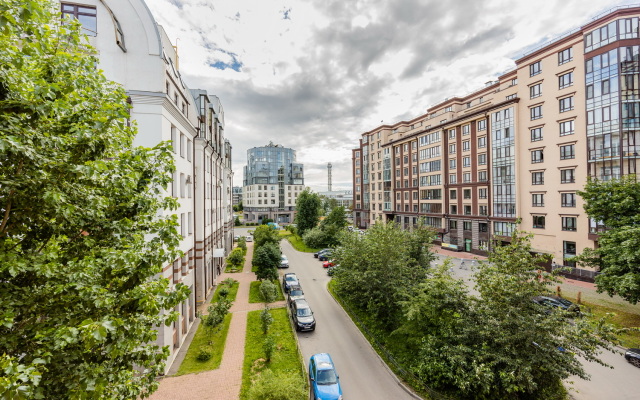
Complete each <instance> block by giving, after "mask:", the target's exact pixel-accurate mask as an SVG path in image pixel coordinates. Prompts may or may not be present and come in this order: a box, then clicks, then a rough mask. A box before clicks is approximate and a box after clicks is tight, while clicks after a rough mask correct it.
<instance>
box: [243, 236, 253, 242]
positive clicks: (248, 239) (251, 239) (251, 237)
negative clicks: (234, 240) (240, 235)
mask: <svg viewBox="0 0 640 400" xmlns="http://www.w3.org/2000/svg"><path fill="white" fill-rule="evenodd" d="M245 241H247V242H253V236H247V237H246V238H245Z"/></svg>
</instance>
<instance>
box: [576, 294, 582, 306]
mask: <svg viewBox="0 0 640 400" xmlns="http://www.w3.org/2000/svg"><path fill="white" fill-rule="evenodd" d="M576 303H578V304H582V292H578V297H576Z"/></svg>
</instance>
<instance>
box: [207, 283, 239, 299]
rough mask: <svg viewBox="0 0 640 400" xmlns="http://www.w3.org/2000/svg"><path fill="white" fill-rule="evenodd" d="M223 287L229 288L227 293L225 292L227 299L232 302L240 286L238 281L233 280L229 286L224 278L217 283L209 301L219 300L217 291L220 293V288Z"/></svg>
mask: <svg viewBox="0 0 640 400" xmlns="http://www.w3.org/2000/svg"><path fill="white" fill-rule="evenodd" d="M223 287H227V288H229V294H227V300H229V301H230V302H232V303H233V302H234V301H235V300H236V295H237V294H238V287H240V283H238V281H236V280H234V281H233V283H232V284H231V286H229V285H228V284H227V282H226V279H225V280H224V281H222V282H221V283H220V284H219V285H218V287H217V288H216V292H215V293H214V294H213V299H211V301H212V302H214V303H215V302H216V301H218V300H220V294H219V293H220V289H222V288H223Z"/></svg>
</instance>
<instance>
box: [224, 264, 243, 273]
mask: <svg viewBox="0 0 640 400" xmlns="http://www.w3.org/2000/svg"><path fill="white" fill-rule="evenodd" d="M224 272H226V273H228V274H235V273H238V272H242V267H238V268H232V267H230V266H227V267H226V268H225V269H224Z"/></svg>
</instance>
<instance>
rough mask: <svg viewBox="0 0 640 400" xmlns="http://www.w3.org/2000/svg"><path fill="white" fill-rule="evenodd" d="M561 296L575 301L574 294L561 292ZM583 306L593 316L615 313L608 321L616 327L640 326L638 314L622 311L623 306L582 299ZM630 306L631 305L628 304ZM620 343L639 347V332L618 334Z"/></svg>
mask: <svg viewBox="0 0 640 400" xmlns="http://www.w3.org/2000/svg"><path fill="white" fill-rule="evenodd" d="M563 297H564V298H566V299H568V300H571V301H573V302H574V303H575V302H576V297H577V296H575V295H571V294H569V293H567V291H564V292H563ZM581 304H582V305H583V307H587V308H588V309H589V310H590V311H591V313H593V315H594V317H595V318H601V317H604V316H605V315H606V314H607V313H611V314H615V315H614V316H613V317H612V318H611V319H610V320H609V322H610V323H611V324H613V325H614V326H616V327H618V328H637V327H640V315H639V314H637V313H635V312H629V311H624V310H623V307H622V306H620V305H616V307H615V308H613V307H609V306H607V305H602V304H595V303H591V302H589V301H582V303H581ZM630 308H631V305H630ZM620 340H621V341H622V343H621V345H622V346H623V347H635V348H638V347H640V332H638V331H628V332H625V333H623V334H621V335H620Z"/></svg>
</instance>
